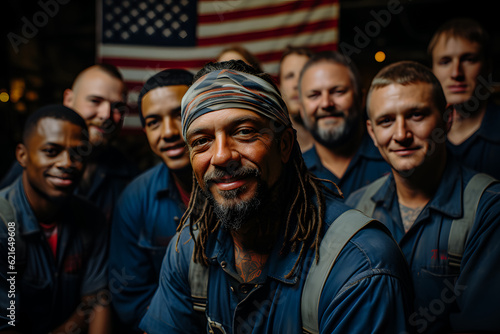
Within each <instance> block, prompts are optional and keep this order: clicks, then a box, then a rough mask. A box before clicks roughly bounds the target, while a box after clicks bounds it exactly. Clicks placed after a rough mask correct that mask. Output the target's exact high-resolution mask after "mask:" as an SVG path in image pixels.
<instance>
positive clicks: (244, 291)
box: [240, 284, 250, 294]
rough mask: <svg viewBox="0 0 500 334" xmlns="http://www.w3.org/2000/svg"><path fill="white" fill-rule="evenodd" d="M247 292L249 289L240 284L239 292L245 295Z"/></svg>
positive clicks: (245, 285)
mask: <svg viewBox="0 0 500 334" xmlns="http://www.w3.org/2000/svg"><path fill="white" fill-rule="evenodd" d="M249 290H250V289H249V287H248V285H247V284H241V285H240V291H241V293H244V294H247V293H248V291H249Z"/></svg>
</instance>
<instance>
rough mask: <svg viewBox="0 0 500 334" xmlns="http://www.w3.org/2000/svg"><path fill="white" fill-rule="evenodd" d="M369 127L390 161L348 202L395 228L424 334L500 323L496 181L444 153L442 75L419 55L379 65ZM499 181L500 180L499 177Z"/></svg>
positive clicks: (487, 328) (499, 188) (416, 321)
mask: <svg viewBox="0 0 500 334" xmlns="http://www.w3.org/2000/svg"><path fill="white" fill-rule="evenodd" d="M367 105H368V116H369V119H368V121H367V126H368V132H369V134H370V136H371V137H372V139H373V141H374V143H375V145H376V146H377V147H378V149H379V150H380V153H381V154H382V156H383V157H384V159H385V160H386V161H387V162H388V163H389V165H390V166H391V168H392V173H391V175H389V176H388V177H383V178H381V179H379V180H377V181H375V182H374V183H372V184H371V185H369V186H367V187H364V188H362V189H360V190H359V191H357V192H355V193H353V194H352V195H351V196H350V197H349V198H348V199H347V201H346V204H348V205H350V206H353V207H356V208H358V209H360V210H362V211H363V212H364V213H365V214H367V215H370V216H373V217H374V218H375V219H377V220H379V221H381V222H382V223H384V224H385V226H387V227H388V228H389V230H390V231H391V232H392V234H393V236H394V238H395V239H396V241H398V242H399V245H400V247H401V249H402V251H403V253H404V254H405V256H406V259H407V261H408V264H409V266H410V271H411V273H412V275H413V277H412V279H413V284H414V289H415V295H416V299H415V313H413V314H412V315H411V316H410V318H409V319H410V324H411V325H412V326H414V329H415V330H416V331H417V332H418V333H456V332H467V333H471V332H474V333H476V332H491V333H497V332H499V331H500V326H499V322H498V314H500V307H499V306H498V299H499V298H500V290H498V289H491V288H490V287H491V286H495V285H496V284H497V283H496V282H498V281H499V280H500V274H499V271H498V263H500V247H499V243H498V240H500V239H499V238H500V205H499V204H500V184H498V183H496V182H497V181H496V180H494V179H493V178H491V177H489V176H487V175H485V174H478V173H477V172H475V171H472V170H470V169H468V168H466V167H463V166H462V165H461V164H459V163H458V161H457V160H455V159H454V158H453V157H452V156H450V155H449V154H447V150H446V133H447V131H448V129H449V127H450V125H451V124H450V120H451V115H450V114H449V113H446V112H445V111H446V99H445V95H444V94H443V90H442V88H441V85H440V83H439V81H438V79H437V78H436V77H435V76H434V75H433V74H432V72H431V71H430V69H428V68H426V67H425V66H423V65H420V64H418V63H415V62H399V63H395V64H392V65H389V66H387V67H385V68H384V69H382V70H381V71H380V72H379V73H378V74H377V75H376V76H375V78H374V79H373V81H372V84H371V87H370V90H369V93H368V103H367ZM495 183H496V184H495Z"/></svg>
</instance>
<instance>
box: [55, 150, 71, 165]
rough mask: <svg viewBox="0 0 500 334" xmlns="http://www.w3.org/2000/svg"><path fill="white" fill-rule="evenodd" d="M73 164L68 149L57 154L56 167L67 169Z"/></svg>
mask: <svg viewBox="0 0 500 334" xmlns="http://www.w3.org/2000/svg"><path fill="white" fill-rule="evenodd" d="M72 166H73V158H72V157H71V153H70V152H69V151H67V150H66V151H63V152H61V153H60V155H59V160H58V161H57V167H58V168H63V169H68V168H70V167H72Z"/></svg>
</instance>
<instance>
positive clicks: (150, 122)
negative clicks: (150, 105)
mask: <svg viewBox="0 0 500 334" xmlns="http://www.w3.org/2000/svg"><path fill="white" fill-rule="evenodd" d="M159 124H160V122H159V120H158V119H157V118H148V119H147V120H146V127H147V128H148V129H155V128H157V127H158V125H159Z"/></svg>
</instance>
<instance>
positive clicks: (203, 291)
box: [188, 230, 208, 314]
mask: <svg viewBox="0 0 500 334" xmlns="http://www.w3.org/2000/svg"><path fill="white" fill-rule="evenodd" d="M193 232H194V236H195V238H196V237H197V236H198V230H194V231H193ZM188 280H189V286H190V287H191V298H192V299H193V309H194V310H195V311H198V312H202V313H203V314H205V310H206V308H207V288H208V267H205V266H204V265H202V264H201V263H197V262H194V252H193V255H192V256H191V262H190V263H189V274H188Z"/></svg>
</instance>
